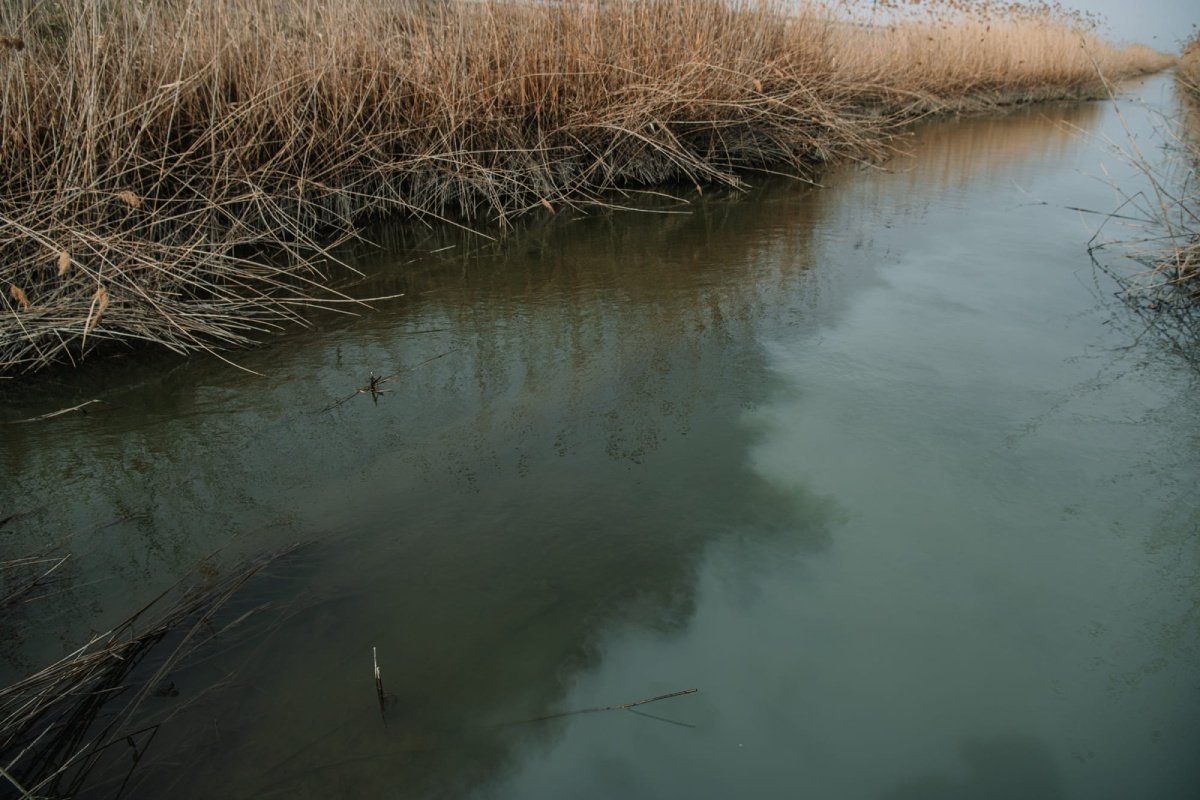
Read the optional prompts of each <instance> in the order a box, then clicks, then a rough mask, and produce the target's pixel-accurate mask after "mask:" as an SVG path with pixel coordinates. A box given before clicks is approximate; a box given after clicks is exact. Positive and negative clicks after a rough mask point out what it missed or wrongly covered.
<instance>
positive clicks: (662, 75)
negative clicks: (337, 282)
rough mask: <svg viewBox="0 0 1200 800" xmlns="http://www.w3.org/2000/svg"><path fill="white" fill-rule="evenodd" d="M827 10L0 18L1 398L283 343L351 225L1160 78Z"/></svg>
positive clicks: (545, 197) (736, 178)
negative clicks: (6, 389) (100, 370)
mask: <svg viewBox="0 0 1200 800" xmlns="http://www.w3.org/2000/svg"><path fill="white" fill-rule="evenodd" d="M850 5H853V4H847V3H838V4H836V6H835V7H822V8H819V7H817V6H805V7H803V8H802V10H800V11H798V12H797V11H795V10H794V9H793V10H792V11H788V10H787V9H786V8H785V6H784V5H782V4H777V3H774V2H770V1H769V0H767V1H764V2H761V3H753V4H743V3H738V2H719V0H605V1H604V2H561V3H553V4H540V3H539V4H524V3H520V2H471V1H468V0H456V1H452V2H433V0H408V1H407V2H405V1H403V0H322V2H301V0H222V2H211V3H209V2H187V0H158V2H150V0H143V1H142V2H125V1H124V0H64V2H62V3H61V4H49V3H40V2H35V0H9V2H5V3H2V4H0V34H3V35H4V36H5V37H6V38H4V39H3V40H0V289H2V290H3V300H2V301H0V374H4V373H16V372H23V371H30V370H33V369H36V368H39V367H43V366H45V365H47V364H50V363H54V362H58V361H70V362H76V361H78V360H80V359H81V358H83V357H84V356H85V355H86V354H87V353H88V352H89V351H90V350H91V349H92V348H93V347H94V346H96V345H98V344H101V343H105V342H125V343H136V342H155V343H158V344H160V345H164V346H166V347H169V348H172V349H174V350H176V351H179V352H189V351H194V350H197V349H208V348H212V347H220V346H233V345H240V344H244V343H247V342H249V341H251V340H252V339H253V338H255V337H256V336H258V335H260V334H261V333H263V332H265V331H268V330H271V329H274V328H278V327H280V326H282V325H286V324H289V323H293V322H297V321H302V320H303V314H304V313H305V311H306V309H308V308H309V307H311V306H313V305H329V304H333V303H339V302H345V301H346V298H343V297H341V296H340V295H338V294H337V293H336V292H335V291H333V290H332V289H330V288H329V286H330V277H331V276H330V275H329V274H328V272H327V271H328V270H329V269H330V265H331V264H332V261H331V260H330V259H329V258H328V252H329V251H328V248H329V247H330V246H332V245H333V244H335V243H337V242H338V241H339V240H340V239H342V238H344V237H346V236H349V235H352V234H353V231H354V225H355V224H356V223H357V222H359V221H361V220H362V219H364V218H366V217H369V216H376V215H383V214H395V213H403V214H409V215H412V216H415V217H418V218H424V219H434V218H437V219H442V218H448V219H452V220H454V221H456V222H458V223H463V224H470V225H473V226H493V227H501V228H502V227H503V226H504V225H505V224H506V223H507V222H508V221H509V220H511V219H512V218H513V217H514V216H515V215H519V214H521V213H524V212H527V211H529V210H530V209H534V210H539V209H549V210H550V211H554V210H556V209H558V208H560V207H562V206H576V207H579V206H586V205H588V204H591V203H597V202H601V198H603V197H606V196H608V193H609V192H611V191H612V190H615V189H621V188H626V189H627V188H630V187H638V186H646V185H651V184H657V183H662V182H668V181H671V182H681V183H685V184H696V186H697V187H700V186H702V185H704V184H714V183H716V184H726V185H733V186H741V185H742V180H743V179H742V177H740V176H741V175H744V174H745V173H746V172H747V171H753V170H770V171H782V172H787V173H790V174H796V175H811V174H812V173H813V170H814V169H815V168H816V167H817V166H819V165H820V164H821V163H824V162H829V161H836V160H843V159H848V158H862V159H871V158H876V157H878V156H880V155H881V154H882V153H883V152H884V151H885V147H886V143H887V139H888V137H889V135H890V134H892V133H893V132H895V130H896V129H897V126H898V125H899V124H900V123H901V122H902V121H903V120H905V119H909V118H912V117H913V116H915V115H919V114H924V113H930V112H937V111H940V110H944V109H948V108H962V107H982V106H986V105H987V104H990V103H996V102H1000V101H1005V102H1007V101H1013V100H1027V99H1041V98H1048V97H1064V96H1069V97H1076V96H1086V95H1092V94H1095V93H1098V92H1099V91H1100V90H1101V89H1102V86H1103V83H1102V81H1101V79H1100V77H1099V75H1098V72H1097V70H1098V69H1099V72H1100V73H1102V74H1103V75H1104V76H1105V77H1106V78H1108V79H1117V78H1121V77H1124V76H1127V75H1132V74H1137V73H1140V72H1147V71H1153V70H1155V69H1160V68H1162V67H1163V66H1165V63H1163V62H1162V57H1161V56H1160V55H1159V54H1157V53H1154V52H1153V51H1149V50H1146V49H1144V48H1142V49H1136V48H1135V49H1129V50H1121V51H1119V50H1116V49H1114V48H1112V47H1110V46H1108V45H1106V44H1104V43H1103V42H1101V41H1099V40H1098V39H1096V38H1095V37H1094V36H1093V35H1092V33H1091V32H1090V30H1089V26H1088V24H1087V22H1086V20H1080V19H1075V18H1070V17H1067V16H1065V15H1063V14H1062V13H1061V12H1058V11H1056V10H1054V9H1051V8H1039V9H1033V10H1027V11H1023V12H1020V13H1019V14H1018V13H1017V12H1013V11H1007V10H1005V11H1002V10H997V9H995V8H993V7H991V6H989V5H988V4H980V3H972V4H970V5H969V6H968V5H964V4H962V3H947V2H927V3H925V4H923V5H920V6H916V7H913V6H905V7H901V8H897V9H892V10H890V11H889V10H888V9H887V4H880V7H882V8H883V9H884V11H883V12H878V11H877V12H876V13H883V14H885V15H888V16H886V19H882V18H877V19H876V20H875V22H876V23H879V22H881V21H885V22H887V23H888V24H886V25H881V24H876V25H874V26H870V27H867V26H861V25H855V24H847V23H846V22H845V20H846V19H847V7H848V6H850ZM868 5H869V4H868ZM913 8H916V9H917V10H916V11H913V10H911V9H913ZM851 10H853V9H851Z"/></svg>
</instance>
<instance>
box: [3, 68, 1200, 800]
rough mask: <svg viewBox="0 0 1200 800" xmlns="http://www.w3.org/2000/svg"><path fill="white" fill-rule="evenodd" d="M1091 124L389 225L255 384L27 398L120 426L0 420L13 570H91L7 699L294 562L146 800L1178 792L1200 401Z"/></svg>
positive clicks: (1184, 780)
mask: <svg viewBox="0 0 1200 800" xmlns="http://www.w3.org/2000/svg"><path fill="white" fill-rule="evenodd" d="M1140 94H1141V96H1142V97H1144V98H1146V99H1147V100H1148V101H1149V102H1150V103H1151V104H1156V105H1160V106H1162V107H1165V108H1169V107H1170V105H1171V103H1172V102H1173V101H1172V100H1171V98H1170V95H1169V79H1167V78H1162V79H1156V80H1153V81H1150V82H1148V83H1147V84H1145V85H1144V86H1143V87H1142V88H1141V89H1140ZM1125 113H1126V116H1127V119H1129V120H1131V124H1132V125H1133V126H1134V127H1135V133H1137V134H1138V135H1139V136H1141V137H1143V138H1144V140H1149V138H1150V136H1151V134H1150V132H1149V130H1148V125H1149V117H1148V115H1147V114H1146V112H1145V111H1144V110H1143V109H1141V108H1140V107H1139V106H1137V105H1135V104H1134V103H1132V102H1128V103H1126V109H1125ZM1080 129H1082V130H1084V131H1088V132H1090V135H1091V136H1097V135H1109V136H1112V137H1113V138H1118V139H1119V138H1122V137H1123V136H1124V133H1123V132H1122V130H1121V127H1120V124H1119V122H1118V121H1117V118H1116V116H1115V114H1114V113H1113V111H1112V109H1111V108H1110V107H1108V106H1106V105H1104V104H1090V105H1081V106H1080V105H1077V106H1068V107H1043V108H1039V109H1036V110H1032V111H1027V112H1020V113H1016V114H1013V115H1010V116H1006V117H1004V118H999V119H974V120H965V121H945V122H940V123H937V124H935V125H930V126H928V127H925V128H923V129H921V130H920V131H919V132H918V133H917V136H916V139H915V141H914V142H913V148H912V149H913V152H914V157H913V158H906V159H900V160H897V161H896V162H894V163H893V164H890V165H889V169H888V170H887V171H878V170H866V169H862V170H860V169H846V170H842V171H839V172H837V173H835V174H833V175H830V176H828V177H827V180H826V183H827V186H826V188H824V189H822V190H808V189H805V188H803V187H800V186H797V185H794V184H787V183H780V184H776V183H770V184H768V185H766V186H763V187H762V188H761V189H759V190H757V191H754V192H751V193H749V194H746V195H742V196H730V195H727V194H720V193H710V194H709V195H706V196H704V197H692V198H691V199H690V204H688V205H681V204H671V203H665V202H661V201H655V200H651V199H649V198H645V197H641V198H637V197H635V198H631V199H630V201H629V202H630V203H631V204H636V205H642V206H646V205H650V206H653V207H655V208H656V209H657V210H658V211H659V212H660V213H654V214H615V215H597V216H594V217H591V218H580V217H574V218H568V217H567V215H560V216H559V217H556V218H553V219H548V220H544V221H538V222H533V223H531V224H530V225H529V226H528V227H527V228H525V229H523V230H521V231H519V232H518V233H517V234H516V235H514V236H513V237H512V238H510V239H509V240H507V241H505V242H503V243H500V244H488V243H486V242H484V241H483V240H481V239H479V238H471V237H466V236H462V235H459V234H457V233H455V232H453V231H451V230H425V229H419V228H414V227H411V226H407V227H399V228H394V229H388V230H384V231H381V232H379V234H378V235H379V238H381V239H382V241H383V242H384V243H385V245H386V247H385V248H384V250H382V251H380V252H376V253H369V252H364V253H363V254H362V256H361V261H360V264H361V266H363V268H364V269H365V270H367V271H368V272H370V273H378V274H377V276H376V277H375V278H374V279H372V280H371V281H369V282H368V283H367V284H365V285H364V286H362V287H360V288H359V291H362V292H372V293H387V292H390V291H405V292H407V295H406V297H405V298H403V299H402V300H399V301H394V302H389V303H385V304H382V305H381V306H380V308H379V309H378V311H377V312H376V313H372V314H369V315H365V316H362V317H359V318H353V319H351V318H339V317H334V316H329V317H322V318H321V319H320V321H319V323H318V325H317V326H316V327H315V328H314V329H312V330H309V331H303V332H299V333H292V334H289V335H287V336H285V337H283V338H281V339H280V340H277V341H274V342H272V343H271V344H269V345H267V346H265V347H263V348H261V349H259V350H256V351H253V352H249V353H243V354H239V355H238V360H239V363H241V364H242V365H244V366H245V367H247V368H249V369H252V370H255V371H257V372H258V373H261V376H254V375H249V374H246V373H243V372H239V371H237V370H234V369H232V368H230V367H229V366H227V365H225V364H223V363H221V362H219V361H216V360H211V361H204V360H196V361H193V362H187V363H180V362H178V361H172V360H169V359H157V360H154V361H152V362H151V363H149V364H148V363H147V362H146V361H145V360H144V359H131V360H130V361H129V362H128V363H125V362H123V361H116V362H108V363H106V364H104V365H103V366H101V367H99V368H93V369H89V370H85V371H84V372H83V373H82V374H71V375H64V376H62V377H60V378H56V379H53V380H51V381H48V382H44V383H43V384H42V385H40V386H39V387H38V388H37V389H36V391H33V392H29V391H26V390H21V389H13V388H11V387H6V388H5V392H6V401H7V404H8V405H7V406H6V408H5V409H4V410H3V415H4V417H5V418H7V419H20V418H23V417H28V416H33V415H36V414H41V413H44V412H47V411H50V410H53V409H55V408H60V407H63V406H66V405H71V404H73V403H76V402H81V401H83V400H87V399H91V398H99V399H101V400H103V401H104V405H97V406H93V407H92V408H91V409H90V410H91V412H92V413H89V414H88V415H86V416H81V415H76V416H68V417H61V418H57V419H54V420H48V421H45V422H41V423H36V424H26V425H11V426H5V428H4V429H3V439H2V442H0V474H3V476H4V481H3V484H2V486H0V518H2V517H5V516H7V515H8V514H10V513H13V512H16V511H21V512H24V511H32V512H33V513H32V514H30V515H29V516H26V517H22V518H20V519H18V520H15V521H13V522H12V523H10V524H9V525H7V526H5V527H4V529H2V530H0V534H2V535H3V539H0V547H2V548H4V549H3V551H2V552H4V553H18V552H23V551H24V550H27V549H28V548H29V547H30V545H31V543H32V542H34V541H39V540H44V539H46V538H52V539H55V540H61V541H63V542H64V546H66V547H68V548H69V549H70V550H71V551H72V552H74V553H75V554H76V557H75V558H74V559H73V561H72V563H71V565H70V567H69V569H70V572H69V578H70V580H69V581H68V582H67V583H66V584H64V588H65V589H66V591H65V592H64V593H63V594H61V595H58V596H56V597H55V598H54V599H53V600H52V601H50V602H47V603H46V604H45V605H44V606H43V607H42V608H40V609H38V610H37V611H36V612H30V613H31V616H30V618H28V619H22V620H9V621H8V627H9V628H10V630H9V631H8V632H7V633H8V635H7V637H6V640H7V642H8V644H7V645H6V647H7V650H8V652H7V661H6V662H5V664H4V666H3V667H2V671H3V672H4V676H5V677H10V676H11V675H13V674H16V673H18V672H20V671H21V670H22V669H24V668H25V667H27V666H28V665H30V664H36V663H40V662H41V661H42V660H44V659H45V658H48V657H51V656H54V655H57V654H61V652H62V651H63V647H64V646H65V644H66V643H67V642H72V641H77V640H78V639H79V638H80V637H82V636H83V635H85V634H86V633H87V632H88V630H90V629H92V628H100V627H101V626H103V625H106V624H111V623H112V622H113V621H115V620H117V619H120V618H121V617H122V616H123V615H124V614H126V613H128V611H129V610H130V609H131V608H133V607H135V606H136V605H137V604H139V603H140V602H143V601H144V600H145V599H147V598H148V597H151V596H153V595H154V594H156V593H157V591H158V590H159V589H160V588H161V587H162V586H163V585H165V584H167V583H169V582H170V581H172V580H174V579H175V578H176V577H178V576H179V575H181V574H184V573H186V572H187V571H188V569H189V568H190V567H191V566H192V565H194V564H195V562H196V561H197V560H198V559H200V558H203V557H206V556H210V554H213V553H214V552H215V553H216V555H212V556H211V557H210V558H209V561H210V563H212V564H214V565H216V567H217V568H219V569H220V568H225V567H226V566H227V565H229V564H232V563H235V562H236V561H237V559H238V557H240V556H242V555H249V554H254V553H258V552H262V551H265V550H270V549H273V548H277V547H280V546H282V545H284V544H287V543H289V542H294V541H306V542H310V544H309V545H308V546H307V547H306V548H305V549H303V550H301V551H300V552H299V553H298V554H297V555H295V556H293V557H291V558H289V559H287V560H285V562H283V563H282V564H280V565H277V566H276V567H275V568H274V569H273V570H272V572H273V576H272V577H270V578H267V579H265V580H264V581H262V582H260V583H259V584H256V585H255V586H254V587H253V588H252V593H253V598H252V601H253V602H262V601H269V602H271V603H272V604H273V608H274V610H268V611H267V613H266V614H264V615H263V617H262V618H263V619H265V620H269V622H268V623H266V624H264V625H263V626H262V627H260V628H259V629H257V631H256V633H255V635H254V636H253V637H251V638H250V640H246V639H245V638H242V639H235V640H233V641H231V642H230V647H228V648H227V649H223V650H219V651H218V652H217V653H215V654H213V655H210V656H209V657H208V658H207V659H205V660H203V661H202V662H200V663H199V664H197V665H196V666H194V667H193V668H192V669H190V670H189V671H186V672H184V673H183V674H181V675H179V676H178V677H177V679H176V684H177V686H178V687H179V690H180V696H179V697H178V698H168V697H164V698H154V699H153V701H152V702H154V703H158V704H160V705H159V706H158V707H156V710H157V711H159V712H165V711H169V710H170V709H171V707H172V704H178V705H179V707H180V708H182V709H184V710H183V713H181V714H180V716H179V717H177V718H176V719H175V720H174V722H173V723H172V724H171V725H169V726H167V727H165V728H164V729H163V731H162V732H161V733H160V735H159V737H158V738H157V739H156V740H155V743H154V745H153V747H154V750H153V751H152V752H151V753H150V754H151V755H152V756H154V758H153V759H148V761H151V762H153V763H149V764H147V765H144V767H143V768H142V769H140V770H139V772H138V773H136V774H135V780H136V783H135V785H134V786H133V788H132V790H131V791H130V796H137V797H161V796H173V797H178V798H190V797H222V798H268V797H289V798H291V797H314V798H316V797H322V798H325V797H347V798H350V797H363V798H375V797H478V798H560V797H580V798H584V797H595V798H609V797H623V798H636V797H642V798H661V797H680V798H684V797H687V798H696V797H821V798H880V800H883V799H885V798H886V799H887V800H898V799H899V798H934V799H936V798H951V797H954V798H958V797H971V798H1014V797H1021V798H1131V797H1146V798H1150V797H1153V798H1191V797H1195V796H1197V794H1200V761H1198V760H1197V759H1196V758H1195V754H1196V753H1197V752H1198V751H1200V637H1198V634H1200V578H1198V575H1200V504H1198V501H1197V499H1196V495H1195V485H1196V479H1197V477H1198V475H1200V447H1198V446H1197V440H1198V438H1200V437H1198V433H1200V401H1198V400H1197V395H1196V392H1195V391H1194V389H1195V377H1194V373H1192V372H1189V371H1188V369H1186V368H1185V367H1184V366H1183V365H1181V364H1180V363H1178V362H1176V361H1174V360H1173V359H1172V358H1171V357H1169V356H1168V355H1166V354H1164V353H1162V351H1161V350H1160V349H1158V348H1156V346H1155V344H1154V343H1153V342H1145V343H1135V339H1134V337H1133V333H1136V331H1131V329H1130V328H1129V327H1128V326H1126V325H1122V324H1120V322H1121V319H1122V312H1121V310H1120V309H1119V307H1118V306H1117V305H1116V303H1115V302H1114V301H1113V300H1112V298H1111V296H1110V294H1109V293H1110V292H1111V288H1112V287H1110V286H1109V285H1107V284H1106V283H1105V282H1104V280H1103V279H1102V278H1098V277H1097V276H1096V275H1095V273H1094V271H1093V269H1092V267H1091V264H1090V262H1089V261H1088V258H1087V255H1086V252H1085V245H1086V242H1087V240H1088V239H1089V237H1090V236H1091V234H1092V232H1093V226H1094V224H1095V223H1094V220H1092V219H1089V218H1088V217H1086V216H1081V215H1080V214H1079V213H1078V212H1076V211H1071V210H1068V209H1067V208H1066V207H1067V206H1077V207H1087V208H1097V209H1102V210H1108V209H1111V208H1113V207H1114V206H1115V204H1116V201H1115V199H1114V198H1115V194H1114V192H1113V190H1112V189H1111V188H1110V187H1108V186H1106V185H1105V183H1104V182H1103V181H1101V180H1099V179H1098V178H1097V177H1095V176H1101V175H1103V174H1104V172H1105V170H1107V171H1108V172H1109V173H1111V174H1112V176H1113V178H1114V180H1116V181H1117V182H1118V183H1123V185H1124V186H1125V187H1126V188H1128V187H1129V186H1130V185H1131V184H1130V183H1129V182H1130V181H1132V180H1135V178H1134V177H1133V176H1132V170H1130V169H1129V168H1128V167H1126V166H1123V165H1122V164H1121V163H1120V161H1119V160H1118V159H1115V158H1113V157H1112V156H1111V155H1110V154H1108V153H1107V152H1106V151H1105V149H1104V148H1103V147H1102V146H1100V145H1098V144H1097V143H1096V142H1095V141H1091V140H1089V139H1088V138H1087V137H1084V136H1080V135H1079V133H1078V130H1080ZM1102 165H1103V166H1102ZM410 261H411V262H412V263H410V264H408V265H407V266H406V267H405V268H404V269H403V270H400V271H397V270H396V269H395V265H396V264H397V262H410ZM1131 343H1132V345H1133V346H1131ZM372 372H374V373H375V374H376V375H392V374H395V375H396V376H397V377H396V378H395V379H394V380H392V381H390V382H388V383H387V384H386V385H385V388H387V389H389V390H390V391H389V393H388V394H385V395H382V396H381V397H379V398H378V400H377V402H373V401H372V399H371V398H370V397H369V396H367V395H358V396H354V397H352V398H350V399H349V400H348V401H347V402H345V403H343V404H342V405H339V406H337V407H336V408H333V409H332V410H328V411H324V410H323V409H325V408H326V407H327V406H328V405H330V404H331V403H332V402H334V401H337V400H338V399H340V398H344V397H347V396H348V395H350V394H351V393H352V392H353V391H354V390H355V388H356V387H359V386H362V385H363V384H364V383H365V382H366V380H367V378H368V376H369V374H370V373H372ZM372 647H376V648H377V649H378V654H379V663H380V667H381V670H382V673H383V678H384V682H385V684H386V687H387V689H388V691H389V692H390V693H392V694H394V695H395V702H394V705H393V706H392V707H391V708H390V710H389V711H388V714H387V719H386V724H385V722H384V720H381V718H380V712H379V708H378V705H377V702H376V697H375V689H374V685H373V682H372V672H371V669H372V664H371V651H372ZM218 680H221V681H223V682H224V683H223V684H222V685H221V686H220V687H218V688H216V689H212V690H208V691H205V690H206V689H208V687H210V686H211V685H212V684H213V683H215V682H216V681H218ZM691 687H696V688H698V689H699V690H700V691H699V692H697V693H695V694H691V695H687V696H683V697H679V698H675V699H671V700H665V701H662V702H659V703H655V704H651V705H646V706H643V707H639V708H637V709H635V711H637V712H642V713H634V712H633V711H609V712H604V713H595V714H585V715H577V716H570V717H564V718H559V719H555V720H549V721H542V722H533V723H521V721H522V720H528V719H530V718H534V717H540V716H544V715H547V714H552V713H555V712H558V711H565V710H571V709H581V708H589V707H594V706H605V705H611V704H620V703H628V702H631V701H635V700H638V699H641V698H647V697H651V696H655V695H659V694H663V693H666V692H672V691H675V690H679V689H684V688H691ZM511 723H520V724H511ZM109 789H110V790H111V789H112V786H111V785H110V786H109ZM103 796H108V795H103Z"/></svg>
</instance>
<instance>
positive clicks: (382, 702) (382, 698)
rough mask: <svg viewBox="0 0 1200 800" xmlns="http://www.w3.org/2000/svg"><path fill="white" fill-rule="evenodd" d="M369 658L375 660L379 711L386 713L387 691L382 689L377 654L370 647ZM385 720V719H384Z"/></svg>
mask: <svg viewBox="0 0 1200 800" xmlns="http://www.w3.org/2000/svg"><path fill="white" fill-rule="evenodd" d="M371 660H372V661H373V662H375V695H376V696H377V697H378V698H379V713H380V714H381V715H384V714H386V713H387V693H386V692H384V691H383V675H382V674H380V672H379V654H378V653H377V652H376V650H375V648H374V647H372V648H371ZM385 721H386V719H385Z"/></svg>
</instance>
